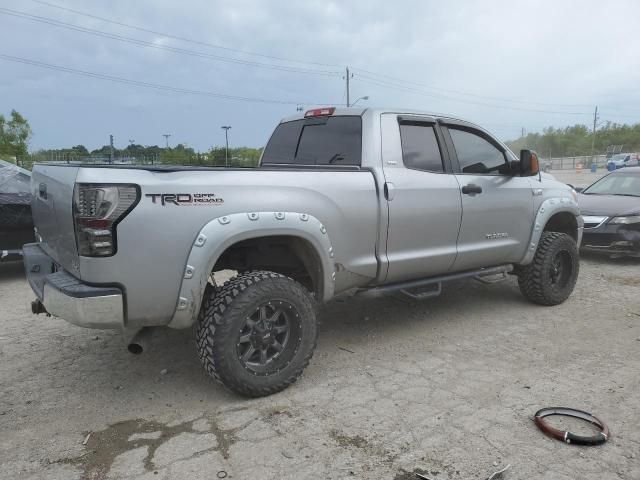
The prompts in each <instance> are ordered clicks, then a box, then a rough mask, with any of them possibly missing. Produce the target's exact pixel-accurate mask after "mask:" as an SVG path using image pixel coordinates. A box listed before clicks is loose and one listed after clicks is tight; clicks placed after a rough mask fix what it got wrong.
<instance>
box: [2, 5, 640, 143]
mask: <svg viewBox="0 0 640 480" xmlns="http://www.w3.org/2000/svg"><path fill="white" fill-rule="evenodd" d="M60 7H62V8H60ZM638 18H640V2H638V1H637V0H629V1H616V0H612V1H609V2H603V1H601V0H597V1H594V0H582V1H577V0H576V1H562V0H555V1H529V2H526V1H514V0H504V1H502V0H495V1H494V0H485V1H456V2H443V1H426V0H416V1H408V0H407V1H403V0H397V1H395V2H391V1H388V0H361V1H340V2H334V1H330V0H305V1H302V0H301V1H295V2H293V1H285V0H269V1H267V0H263V1H258V0H255V1H252V0H234V1H225V2H222V1H218V0H185V1H182V2H176V1H175V0H172V1H168V0H153V1H152V0H144V1H142V0H141V1H135V2H132V1H126V0H110V1H106V0H103V1H98V0H84V1H81V0H46V1H42V0H2V1H0V72H1V73H0V112H2V113H4V114H7V113H8V112H9V111H10V110H11V109H12V108H13V109H16V110H18V111H20V112H21V113H23V114H24V115H25V116H26V117H27V118H28V119H29V121H30V122H31V125H32V127H33V131H34V135H33V140H32V144H31V149H32V150H35V149H38V148H42V147H65V146H70V145H75V144H80V143H81V144H84V145H86V146H87V147H89V148H90V149H93V148H97V147H99V146H101V145H104V144H106V143H108V138H109V134H113V135H114V136H115V143H116V145H117V146H118V147H124V146H125V145H126V144H127V142H128V141H129V140H130V139H131V140H135V142H136V143H141V144H145V145H154V144H160V145H161V144H163V143H164V139H163V138H162V136H161V135H162V134H163V133H170V134H171V135H172V136H171V138H170V142H171V144H173V145H175V144H176V143H186V144H187V145H189V146H192V147H194V148H196V149H200V150H205V149H208V148H209V147H210V146H212V145H221V144H223V143H224V132H223V131H222V130H221V129H220V126H221V125H231V126H232V130H231V131H230V141H231V144H232V145H248V146H261V145H263V144H264V142H265V141H266V140H267V138H268V135H269V134H270V132H271V130H272V129H273V127H274V125H275V124H276V123H277V121H279V119H280V118H282V117H283V116H287V115H289V114H291V113H294V112H295V111H296V106H297V105H298V104H301V105H303V106H304V107H305V108H308V107H310V106H313V105H318V104H330V105H335V104H342V103H344V102H345V85H344V68H345V66H350V67H351V68H352V72H353V78H352V79H351V99H352V101H353V100H354V99H356V98H358V97H361V96H365V95H368V96H369V97H370V99H369V100H368V101H363V102H361V103H362V104H366V105H370V106H382V107H408V108H412V109H424V110H428V111H432V112H442V113H447V114H452V115H457V116H461V117H464V118H467V119H470V120H472V121H475V122H477V123H480V124H482V125H483V126H485V127H487V128H488V129H489V130H492V131H493V132H494V133H496V134H497V135H498V136H499V137H501V138H502V139H512V138H517V137H518V136H519V135H520V132H521V129H522V128H525V129H526V130H527V131H529V132H531V131H540V130H541V129H542V128H544V127H545V126H549V125H553V126H566V125H573V124H575V123H584V124H591V122H592V121H593V108H594V106H595V105H598V106H599V108H600V112H601V115H600V121H602V122H605V121H615V122H619V123H636V122H638V121H640V88H639V86H640V30H639V29H638V26H637V21H636V20H637V19H638ZM20 62H22V63H20ZM24 62H28V64H25V63H24ZM60 68H62V70H60ZM69 69H70V70H69ZM80 72H85V74H84V75H80V74H79V73H80ZM93 74H98V75H97V76H95V75H93ZM105 76H108V77H109V78H110V79H111V80H107V79H105ZM114 80H117V81H114ZM225 97H226V98H225ZM228 97H231V98H228ZM242 99H246V100H242Z"/></svg>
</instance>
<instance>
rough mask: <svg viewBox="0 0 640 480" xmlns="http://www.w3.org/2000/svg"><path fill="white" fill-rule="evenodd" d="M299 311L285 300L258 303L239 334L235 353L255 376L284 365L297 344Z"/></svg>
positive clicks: (279, 368)
mask: <svg viewBox="0 0 640 480" xmlns="http://www.w3.org/2000/svg"><path fill="white" fill-rule="evenodd" d="M299 318H300V314H299V312H298V310H297V309H296V308H295V307H294V306H293V305H292V304H290V303H289V302H286V301H280V300H275V301H270V302H265V303H263V304H261V305H259V306H258V307H257V308H256V309H255V310H254V311H253V312H252V313H251V314H250V315H248V316H247V317H246V318H245V320H244V322H243V324H242V327H241V328H240V331H239V333H238V340H237V342H236V352H237V355H238V360H239V361H240V364H241V365H242V366H243V367H244V368H245V369H246V370H248V371H249V372H251V373H252V374H254V375H272V374H274V373H277V372H279V371H280V370H282V369H283V368H285V367H286V366H287V365H288V364H289V363H290V362H291V360H292V359H293V357H294V356H295V354H296V352H297V350H298V347H299V345H300V338H301V335H300V333H301V327H300V321H299Z"/></svg>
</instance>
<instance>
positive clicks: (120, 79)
mask: <svg viewBox="0 0 640 480" xmlns="http://www.w3.org/2000/svg"><path fill="white" fill-rule="evenodd" d="M0 59H3V60H8V61H10V62H16V63H23V64H25V65H32V66H35V67H40V68H47V69H49V70H56V71H60V72H65V73H71V74H74V75H80V76H84V77H91V78H98V79H101V80H108V81H111V82H117V83H124V84H127V85H134V86H137V87H146V88H153V89H156V90H163V91H168V92H172V93H184V94H189V95H201V96H207V97H213V98H220V99H224V100H236V101H242V102H254V103H273V104H280V105H299V104H306V105H324V104H325V103H323V102H300V101H293V100H273V99H266V98H255V97H242V96H239V95H227V94H223V93H216V92H209V91H205V90H192V89H187V88H181V87H173V86H171V85H162V84H158V83H150V82H143V81H140V80H131V79H129V78H123V77H116V76H113V75H106V74H103V73H95V72H89V71H86V70H78V69H75V68H70V67H64V66H61V65H53V64H50V63H44V62H40V61H38V60H31V59H28V58H23V57H14V56H12V55H5V54H3V53H0Z"/></svg>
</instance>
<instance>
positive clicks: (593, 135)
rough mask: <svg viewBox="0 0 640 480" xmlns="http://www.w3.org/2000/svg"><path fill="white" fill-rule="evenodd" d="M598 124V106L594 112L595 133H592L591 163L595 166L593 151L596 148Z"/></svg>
mask: <svg viewBox="0 0 640 480" xmlns="http://www.w3.org/2000/svg"><path fill="white" fill-rule="evenodd" d="M597 124H598V106H597V105H596V109H595V111H594V112H593V132H592V133H591V163H592V164H593V150H594V149H595V146H596V126H597Z"/></svg>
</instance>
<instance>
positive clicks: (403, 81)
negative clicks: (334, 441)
mask: <svg viewBox="0 0 640 480" xmlns="http://www.w3.org/2000/svg"><path fill="white" fill-rule="evenodd" d="M31 1H32V2H34V3H37V4H40V5H45V6H47V7H51V8H56V9H58V10H62V11H66V12H70V13H74V14H76V15H81V16H84V17H87V18H92V19H94V20H100V21H102V22H106V23H110V24H113V25H118V26H120V27H125V28H129V29H132V30H137V31H140V32H145V33H150V34H153V35H159V36H163V37H166V38H170V39H173V40H179V41H182V42H187V43H191V44H194V45H200V46H205V47H209V48H215V49H219V50H225V51H229V52H234V53H239V54H243V55H251V56H255V57H261V58H265V59H270V60H278V61H283V62H289V63H297V64H300V65H314V66H321V67H331V68H343V67H342V66H341V65H338V64H332V63H323V62H314V61H308V60H299V59H292V58H287V57H282V56H275V55H268V54H264V53H259V52H251V51H248V50H241V49H237V48H232V47H227V46H224V45H218V44H213V43H209V42H205V41H202V40H196V39H193V38H188V37H184V36H180V35H175V34H171V33H167V32H161V31H158V30H153V29H150V28H145V27H141V26H138V25H132V24H130V23H125V22H120V21H117V20H113V19H110V18H106V17H102V16H99V15H94V14H91V13H88V12H84V11H80V10H76V9H73V8H69V7H64V6H62V5H57V4H54V3H51V2H47V1H44V0H31ZM61 23H64V22H61ZM74 27H75V26H74ZM77 28H82V27H77ZM355 70H356V71H359V72H362V74H365V75H363V76H365V77H366V76H367V75H370V76H374V77H377V78H378V79H386V80H387V81H392V82H396V83H399V84H401V85H412V86H414V87H420V88H422V89H428V90H434V91H436V92H438V91H440V92H444V93H450V94H455V95H461V96H466V97H472V98H479V99H484V100H495V101H500V102H506V103H519V104H523V105H537V106H543V107H544V106H546V107H567V108H592V106H593V105H592V104H588V105H587V104H557V103H543V102H532V101H528V100H515V99H507V98H501V97H494V96H488V95H478V94H476V93H470V92H464V91H460V90H452V89H446V88H441V87H436V86H433V85H428V84H424V83H420V82H414V81H411V80H406V79H401V78H398V77H393V76H391V75H385V74H382V73H377V72H373V71H370V70H365V69H361V68H356V69H355ZM299 73H309V72H299ZM332 74H333V75H340V74H339V73H338V72H332ZM360 75H361V74H360ZM374 80H375V78H374ZM601 106H603V107H605V108H609V109H613V110H631V111H640V108H637V107H619V106H609V105H601ZM628 118H631V117H628ZM633 118H635V117H633Z"/></svg>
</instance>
